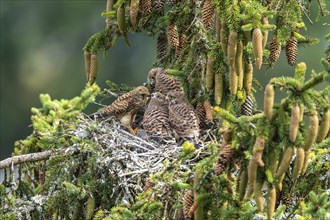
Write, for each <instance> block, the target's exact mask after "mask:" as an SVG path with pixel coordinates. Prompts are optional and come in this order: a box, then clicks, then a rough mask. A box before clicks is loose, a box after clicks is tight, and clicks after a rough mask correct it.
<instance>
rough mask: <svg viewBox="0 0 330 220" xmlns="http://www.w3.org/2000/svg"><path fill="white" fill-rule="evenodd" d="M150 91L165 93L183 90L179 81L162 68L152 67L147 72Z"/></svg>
mask: <svg viewBox="0 0 330 220" xmlns="http://www.w3.org/2000/svg"><path fill="white" fill-rule="evenodd" d="M148 83H149V85H150V88H151V91H153V92H160V93H162V94H164V95H167V94H168V93H169V92H171V91H180V92H183V90H182V87H181V84H180V81H179V80H178V79H176V78H174V77H172V76H170V75H168V74H167V72H166V69H164V68H153V69H151V70H150V71H149V73H148Z"/></svg>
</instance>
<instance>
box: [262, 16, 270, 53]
mask: <svg viewBox="0 0 330 220" xmlns="http://www.w3.org/2000/svg"><path fill="white" fill-rule="evenodd" d="M261 22H262V24H263V25H268V24H269V22H268V18H267V17H263V18H262V20H261ZM267 41H268V31H267V30H265V31H264V36H263V38H262V49H263V50H264V49H265V47H266V45H267Z"/></svg>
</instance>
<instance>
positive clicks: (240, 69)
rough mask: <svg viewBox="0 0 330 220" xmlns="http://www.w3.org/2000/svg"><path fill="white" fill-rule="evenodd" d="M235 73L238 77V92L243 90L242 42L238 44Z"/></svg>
mask: <svg viewBox="0 0 330 220" xmlns="http://www.w3.org/2000/svg"><path fill="white" fill-rule="evenodd" d="M235 71H236V74H237V76H238V82H237V86H238V90H242V89H243V79H244V69H243V42H242V41H241V40H240V41H239V42H238V43H237V51H236V58H235Z"/></svg>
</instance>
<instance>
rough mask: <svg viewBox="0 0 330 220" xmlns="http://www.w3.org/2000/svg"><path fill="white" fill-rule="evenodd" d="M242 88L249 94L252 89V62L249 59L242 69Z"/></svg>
mask: <svg viewBox="0 0 330 220" xmlns="http://www.w3.org/2000/svg"><path fill="white" fill-rule="evenodd" d="M244 72H245V73H244V88H245V91H246V94H247V95H249V94H250V93H251V90H252V81H253V65H252V62H251V61H249V62H248V63H247V64H246V67H245V69H244Z"/></svg>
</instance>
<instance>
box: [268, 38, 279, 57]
mask: <svg viewBox="0 0 330 220" xmlns="http://www.w3.org/2000/svg"><path fill="white" fill-rule="evenodd" d="M280 54H281V44H279V43H278V42H277V35H276V34H273V37H272V41H271V42H270V54H269V59H270V61H271V62H272V63H274V62H276V61H277V60H278V58H279V57H280Z"/></svg>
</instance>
